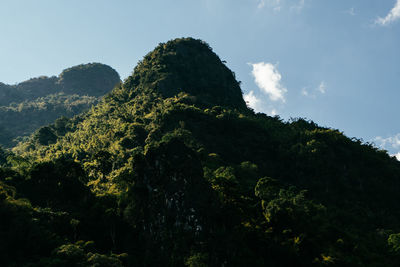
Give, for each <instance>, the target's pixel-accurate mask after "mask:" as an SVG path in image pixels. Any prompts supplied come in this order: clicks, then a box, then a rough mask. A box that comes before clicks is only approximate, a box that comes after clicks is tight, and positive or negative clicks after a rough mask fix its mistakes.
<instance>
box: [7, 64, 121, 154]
mask: <svg viewBox="0 0 400 267" xmlns="http://www.w3.org/2000/svg"><path fill="white" fill-rule="evenodd" d="M119 81H120V80H119V75H118V73H117V72H116V71H115V70H113V69H112V68H111V67H109V66H106V65H103V64H99V63H92V64H85V65H79V66H75V67H72V68H69V69H66V70H64V71H63V72H62V73H61V74H60V76H59V77H50V78H49V77H45V76H42V77H39V78H34V79H30V80H28V81H25V82H22V83H20V84H17V85H12V86H11V85H5V84H1V83H0V144H1V145H3V146H6V147H12V146H14V145H15V144H16V143H17V142H18V141H19V140H21V138H19V139H16V138H17V137H23V136H28V135H30V134H31V133H32V132H33V131H34V130H36V129H38V128H39V127H41V126H44V125H47V124H49V123H51V122H54V120H55V119H57V118H59V117H61V116H67V117H73V116H75V115H77V114H79V113H81V112H83V111H86V110H88V109H89V108H90V107H91V106H92V105H94V104H96V103H98V101H99V99H100V97H101V96H103V95H104V94H106V93H108V92H109V91H111V89H112V88H113V87H114V86H115V85H116V84H117V83H119ZM14 139H16V140H14Z"/></svg>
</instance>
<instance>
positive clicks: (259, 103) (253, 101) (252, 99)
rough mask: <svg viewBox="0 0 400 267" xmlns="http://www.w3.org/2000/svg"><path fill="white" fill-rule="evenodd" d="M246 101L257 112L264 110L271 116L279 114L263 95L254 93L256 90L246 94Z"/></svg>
mask: <svg viewBox="0 0 400 267" xmlns="http://www.w3.org/2000/svg"><path fill="white" fill-rule="evenodd" d="M243 98H244V101H245V102H246V104H247V106H248V107H250V108H252V109H254V111H255V112H263V113H266V114H268V115H270V116H275V115H278V111H277V110H276V109H275V108H273V107H271V106H270V105H268V104H267V103H266V101H264V100H263V98H262V97H258V96H256V95H255V94H254V91H250V92H249V93H248V94H244V96H243Z"/></svg>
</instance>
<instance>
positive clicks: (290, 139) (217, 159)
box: [0, 38, 400, 267]
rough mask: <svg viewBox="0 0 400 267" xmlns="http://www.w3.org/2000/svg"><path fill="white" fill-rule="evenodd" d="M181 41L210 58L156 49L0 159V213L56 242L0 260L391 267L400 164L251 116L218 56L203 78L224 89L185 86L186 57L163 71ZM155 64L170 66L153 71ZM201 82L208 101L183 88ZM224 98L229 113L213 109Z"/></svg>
mask: <svg viewBox="0 0 400 267" xmlns="http://www.w3.org/2000/svg"><path fill="white" fill-rule="evenodd" d="M181 42H182V43H183V44H185V46H186V45H187V44H188V42H189V43H190V44H191V45H192V44H193V42H194V46H193V49H194V51H197V49H198V47H197V46H198V45H199V46H200V47H201V48H200V49H206V50H205V51H210V50H209V49H208V48H207V46H206V45H205V44H204V43H203V42H202V41H199V40H195V39H191V38H189V39H187V38H183V39H175V40H172V41H170V42H167V43H166V44H160V45H159V46H158V47H157V48H156V49H155V50H153V52H150V53H149V54H148V55H147V56H145V59H144V60H143V62H144V63H143V62H141V63H139V64H138V66H137V67H136V68H135V71H134V73H133V74H132V75H131V76H130V77H129V78H127V79H126V80H125V81H124V82H123V83H121V84H118V86H116V87H115V88H114V89H113V91H112V92H111V93H109V94H108V95H107V96H105V97H104V98H103V99H102V100H101V101H100V103H99V104H97V105H96V106H94V107H93V108H92V109H90V110H89V111H88V112H86V113H84V114H82V115H80V116H79V117H75V118H72V119H65V120H62V121H57V122H55V123H54V124H52V125H49V126H47V127H46V128H42V130H39V131H38V132H37V133H36V134H34V135H33V136H32V137H31V139H30V140H29V141H27V142H23V143H20V144H19V145H18V146H17V147H15V148H14V150H13V151H14V153H15V155H14V156H12V155H11V156H9V155H6V156H3V158H5V159H2V158H0V159H2V161H3V162H5V163H4V165H3V166H4V167H3V168H0V189H1V190H0V192H2V193H1V194H0V196H2V198H0V199H5V200H3V204H2V205H3V206H0V211H1V212H3V214H6V215H8V216H5V217H6V218H9V219H10V220H13V219H15V218H17V215H19V216H20V217H21V218H25V219H26V220H24V221H23V223H21V224H22V226H24V227H25V228H24V229H33V230H32V232H33V233H43V231H44V230H41V228H39V229H37V228H34V227H35V224H33V223H30V218H31V217H30V216H35V218H40V219H37V220H36V221H35V222H38V223H40V225H44V226H46V227H45V229H52V230H51V231H50V234H51V235H52V236H55V237H57V241H54V242H52V241H50V239H47V238H46V237H47V236H48V235H44V234H42V235H41V236H43V237H42V238H41V239H39V241H40V242H41V243H42V244H43V246H42V247H46V248H48V249H47V250H44V251H38V250H34V251H32V252H29V253H27V251H28V250H27V249H26V248H25V247H18V246H17V245H15V246H12V248H13V250H11V247H10V248H9V249H8V250H7V248H8V247H5V248H4V250H5V251H6V252H8V253H5V255H6V257H4V259H6V261H7V262H8V263H14V264H15V265H18V263H31V264H35V263H36V264H37V263H38V262H42V263H43V262H46V263H48V264H49V265H50V263H51V264H53V265H50V266H68V265H70V266H71V265H79V264H80V265H83V266H90V265H92V264H94V263H99V262H100V260H104V266H161V265H163V266H193V267H194V266H370V265H376V266H397V264H398V262H400V253H399V251H400V250H399V248H400V241H399V240H400V238H399V236H400V212H399V211H398V203H399V201H400V195H399V194H398V192H399V191H400V162H398V161H397V160H396V159H394V158H393V157H390V156H389V155H388V154H387V153H386V152H385V151H382V150H379V149H377V148H375V147H373V146H372V145H371V144H365V143H363V142H361V141H360V140H357V139H350V138H348V137H346V136H345V135H344V134H343V133H341V132H340V131H338V130H335V129H330V128H324V127H320V126H318V125H317V124H315V123H313V122H312V121H307V120H305V119H296V120H292V121H286V122H285V121H282V120H281V119H280V118H279V117H270V116H267V115H265V114H261V113H254V112H253V111H252V110H251V109H247V108H245V106H243V104H244V101H243V98H242V97H241V99H238V98H237V97H236V96H235V95H236V94H237V93H240V87H237V86H238V85H239V83H238V82H236V81H234V82H229V81H232V80H231V78H232V77H234V76H233V74H232V72H231V71H229V72H225V71H226V69H225V68H224V67H223V66H221V65H219V64H222V63H221V62H219V61H218V60H216V58H215V57H214V56H213V55H212V54H211V55H212V57H214V59H215V60H214V61H213V62H217V63H218V64H216V65H214V64H211V66H214V67H215V68H216V69H217V71H215V73H219V72H218V71H221V70H222V72H224V73H226V74H222V75H220V76H219V75H217V76H218V77H222V78H224V77H228V80H227V81H228V82H227V81H226V80H224V79H222V80H221V81H214V78H215V76H214V74H215V73H214V72H213V68H211V69H207V68H208V66H210V65H207V64H200V65H204V66H205V68H206V69H205V70H190V71H188V72H187V73H189V74H188V75H189V76H190V77H187V79H186V76H185V74H182V73H180V72H181V71H180V70H181V69H179V68H177V67H176V66H175V65H176V64H177V63H176V62H178V63H180V62H181V61H182V57H183V58H185V56H182V55H180V54H179V53H177V54H174V53H172V54H168V53H169V52H167V53H166V54H167V55H168V57H169V56H171V57H174V56H176V57H177V59H174V58H173V59H168V60H166V61H162V59H163V56H164V55H165V53H164V52H165V51H164V52H162V51H161V47H164V45H166V47H168V46H169V45H171V46H172V48H168V49H170V50H168V49H167V51H175V50H176V49H177V47H179V45H178V44H179V43H181ZM207 49H208V50H207ZM187 55H189V58H188V62H191V63H193V64H194V65H193V66H196V67H198V64H197V63H196V62H193V60H195V59H194V58H193V57H190V53H188V54H187ZM153 56H154V58H155V59H156V60H151V57H153ZM168 57H167V58H168ZM159 59H160V60H161V62H166V63H165V66H164V67H157V65H158V64H154V65H153V63H157V62H159V61H158V60H159ZM199 62H202V61H201V60H200V61H199ZM169 63H171V66H172V67H171V73H168V69H169V65H168V64H169ZM190 66H192V65H189V67H190ZM153 68H154V69H153ZM147 70H149V72H148V73H146V72H147ZM160 70H163V71H160ZM178 70H179V71H178ZM165 72H167V73H165ZM198 73H206V74H207V75H210V80H209V81H208V78H209V77H208V76H207V75H205V76H203V79H204V80H205V81H203V82H199V84H203V85H205V87H206V89H204V91H201V90H202V89H199V88H198V87H196V84H195V85H194V86H191V85H192V84H194V83H195V81H196V79H198V78H199V77H200V76H199V75H197V74H198ZM172 74H173V75H172ZM170 75H172V76H177V77H176V78H174V77H170ZM160 84H161V87H160ZM167 85H168V86H167ZM208 85H210V86H208ZM211 85H212V86H211ZM214 85H218V86H214ZM231 85H232V86H233V87H230V86H231ZM163 86H166V87H163ZM224 86H225V87H224ZM220 88H222V89H221V90H220V91H219V90H218V89H220ZM238 88H239V90H238ZM169 89H170V90H169ZM199 90H200V93H199ZM203 92H205V93H203ZM224 92H228V94H231V95H232V96H231V98H228V99H234V101H233V102H232V103H227V102H225V100H224V99H219V98H218V97H214V96H215V95H214V93H216V94H217V96H218V95H219V94H221V93H222V95H223V93H224ZM203 97H204V98H203ZM213 98H215V99H213ZM242 101H243V102H242ZM3 154H6V153H0V155H3ZM24 199H27V200H26V201H28V204H24V203H26V202H24V201H25V200H24ZM24 205H25V206H24ZM23 207H25V209H24V208H23ZM13 208H14V209H13ZM29 212H30V214H34V215H29ZM16 214H17V215H16ZM51 216H53V217H51ZM0 223H2V222H0ZM6 226H7V227H8V228H7V227H6V228H5V229H8V231H9V233H13V234H9V235H7V238H6V240H10V239H11V241H13V242H11V241H10V242H11V243H12V244H18V242H16V241H14V239H16V240H17V241H19V242H23V241H25V242H26V240H25V239H24V238H23V237H20V236H19V235H18V234H17V233H16V232H17V231H18V228H17V229H14V228H12V227H10V226H8V225H6ZM61 226H62V227H61ZM0 229H1V228H0ZM35 229H36V230H35ZM13 231H14V232H13ZM46 233H47V232H46ZM0 234H1V232H0ZM38 235H39V234H38ZM13 238H14V239H13ZM0 240H2V239H0ZM28 244H29V242H28ZM0 251H1V250H0ZM16 254H18V255H23V257H20V258H16V257H15V256H14V257H13V255H16ZM57 264H59V265H57ZM107 264H108V265H107ZM112 264H114V265H112ZM20 265H21V264H20Z"/></svg>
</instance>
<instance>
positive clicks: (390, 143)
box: [374, 133, 400, 161]
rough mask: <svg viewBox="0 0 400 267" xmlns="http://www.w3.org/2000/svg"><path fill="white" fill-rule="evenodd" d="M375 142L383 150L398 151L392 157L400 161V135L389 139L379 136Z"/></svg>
mask: <svg viewBox="0 0 400 267" xmlns="http://www.w3.org/2000/svg"><path fill="white" fill-rule="evenodd" d="M374 141H375V142H376V143H377V144H378V146H379V147H380V148H382V149H385V150H389V151H392V152H393V151H396V152H395V153H394V154H391V156H393V157H396V158H397V159H398V160H399V161H400V151H399V149H400V133H398V134H396V135H394V136H389V137H387V138H383V137H381V136H377V137H376V138H375V139H374Z"/></svg>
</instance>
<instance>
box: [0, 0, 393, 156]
mask: <svg viewBox="0 0 400 267" xmlns="http://www.w3.org/2000/svg"><path fill="white" fill-rule="evenodd" d="M0 34H1V37H2V38H1V42H0V81H1V82H4V83H9V84H14V83H17V82H21V81H23V80H26V79H29V78H31V77H37V76H40V75H47V76H52V75H58V74H59V73H60V72H61V71H62V70H63V69H64V68H67V67H71V66H74V65H77V64H81V63H88V62H101V63H105V64H108V65H110V66H112V67H113V68H115V69H116V70H117V71H118V72H119V73H120V75H121V77H122V78H126V77H127V76H128V75H130V73H131V72H132V70H133V68H134V66H135V65H136V63H137V62H138V60H140V59H141V58H142V57H143V56H144V55H145V54H146V53H147V52H149V51H150V50H152V49H153V48H154V47H155V46H156V45H157V44H158V43H160V42H165V41H167V40H170V39H173V38H176V37H186V36H192V37H194V38H200V39H203V40H205V41H206V42H208V43H209V44H210V45H211V46H212V47H213V49H214V51H215V52H216V53H217V54H218V55H219V56H220V57H221V59H222V60H226V61H227V65H228V67H230V68H231V69H232V70H233V71H234V72H235V73H236V77H237V78H238V80H240V81H242V89H243V91H244V93H245V95H246V100H247V101H248V102H249V104H250V105H251V106H252V107H253V108H255V110H256V111H260V112H265V113H267V114H270V115H271V114H278V115H279V116H281V117H282V118H284V119H289V118H291V117H305V118H308V119H311V120H314V121H315V122H317V123H318V124H320V125H322V126H328V127H332V128H336V129H340V130H341V131H343V132H344V133H345V134H346V135H347V136H349V137H357V138H362V139H363V140H364V141H366V142H367V141H373V142H375V143H376V144H377V145H380V146H382V147H384V148H385V149H387V150H388V151H389V152H390V153H391V154H397V153H399V152H400V123H399V120H398V116H399V115H400V114H399V113H400V111H399V104H398V102H399V99H400V86H399V84H400V0H147V1H128V0H117V1H110V0H108V1H105V0H85V1H81V0H80V1H78V0H68V1H66V0H65V1H64V0H59V1H54V0H36V1H34V0H25V1H23V0H13V1H11V0H2V1H1V2H0ZM399 158H400V154H399Z"/></svg>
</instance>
